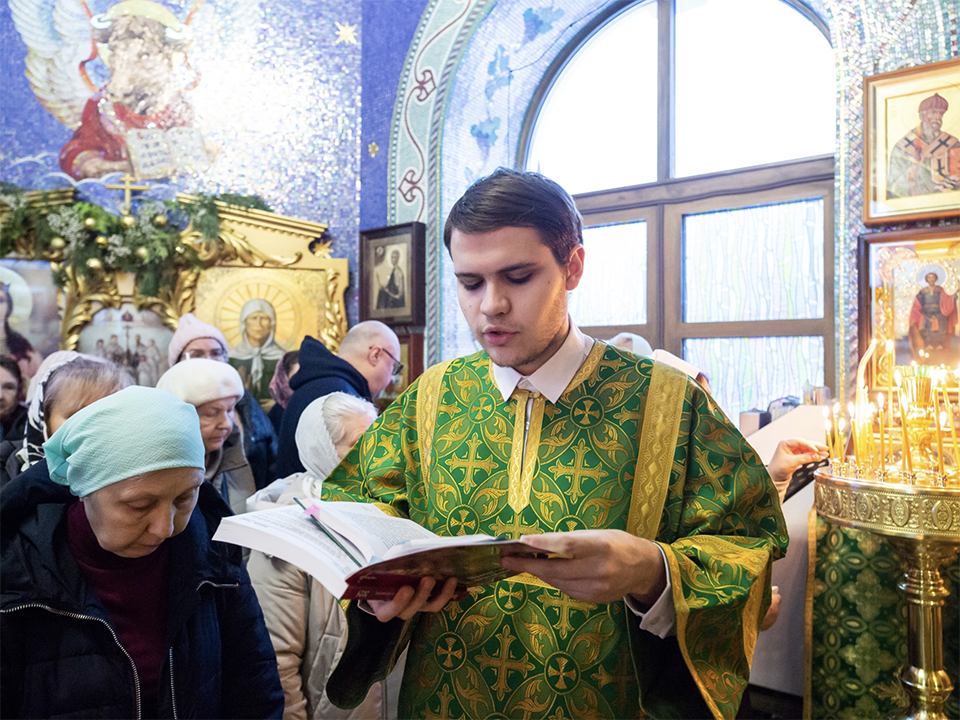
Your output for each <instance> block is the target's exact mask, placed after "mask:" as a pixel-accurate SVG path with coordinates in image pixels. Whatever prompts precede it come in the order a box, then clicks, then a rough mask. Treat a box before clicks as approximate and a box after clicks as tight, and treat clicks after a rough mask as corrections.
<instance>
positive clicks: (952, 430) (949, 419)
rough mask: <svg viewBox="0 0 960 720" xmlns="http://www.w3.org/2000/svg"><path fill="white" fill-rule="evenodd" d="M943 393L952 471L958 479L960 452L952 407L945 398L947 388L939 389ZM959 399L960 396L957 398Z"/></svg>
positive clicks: (959, 473)
mask: <svg viewBox="0 0 960 720" xmlns="http://www.w3.org/2000/svg"><path fill="white" fill-rule="evenodd" d="M940 389H941V390H942V391H943V406H944V407H945V408H946V410H947V422H948V423H949V425H950V440H951V441H952V442H953V469H954V473H955V474H956V475H957V476H958V477H960V450H958V448H957V424H956V423H955V422H954V421H953V406H952V405H951V404H950V398H949V397H948V396H947V388H945V387H943V388H940ZM958 398H960V396H958Z"/></svg>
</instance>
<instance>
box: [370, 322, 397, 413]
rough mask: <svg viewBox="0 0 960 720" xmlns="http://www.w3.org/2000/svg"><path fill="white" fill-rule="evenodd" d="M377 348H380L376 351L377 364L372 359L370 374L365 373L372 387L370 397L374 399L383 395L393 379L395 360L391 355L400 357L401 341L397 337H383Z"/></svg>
mask: <svg viewBox="0 0 960 720" xmlns="http://www.w3.org/2000/svg"><path fill="white" fill-rule="evenodd" d="M375 348H379V349H380V351H379V353H376V365H373V361H372V360H371V365H372V367H371V368H370V375H369V376H366V375H365V377H366V378H367V385H368V386H369V387H370V397H372V398H373V399H377V398H378V397H380V396H381V395H383V391H384V390H386V389H387V387H388V386H389V385H390V383H391V382H392V381H393V377H394V374H393V365H394V360H393V358H392V357H390V355H393V357H394V358H399V357H400V342H399V341H398V340H397V338H396V337H391V338H381V340H380V342H379V343H378V344H377V345H376V346H375ZM384 350H387V351H388V352H389V353H390V355H387V353H385V352H384Z"/></svg>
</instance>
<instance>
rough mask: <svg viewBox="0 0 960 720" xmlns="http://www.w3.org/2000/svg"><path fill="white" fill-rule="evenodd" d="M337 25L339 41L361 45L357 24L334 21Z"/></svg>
mask: <svg viewBox="0 0 960 720" xmlns="http://www.w3.org/2000/svg"><path fill="white" fill-rule="evenodd" d="M334 24H335V25H336V26H337V43H349V44H351V45H359V44H360V43H359V42H357V26H356V25H349V24H347V23H334Z"/></svg>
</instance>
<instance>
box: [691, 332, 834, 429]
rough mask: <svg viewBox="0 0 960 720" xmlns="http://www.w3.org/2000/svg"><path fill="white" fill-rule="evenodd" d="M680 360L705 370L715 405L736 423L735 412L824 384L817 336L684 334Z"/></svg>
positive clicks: (820, 338)
mask: <svg viewBox="0 0 960 720" xmlns="http://www.w3.org/2000/svg"><path fill="white" fill-rule="evenodd" d="M683 359H684V360H686V361H687V362H689V363H691V364H692V365H693V366H694V367H696V368H697V369H699V370H700V372H702V373H704V374H706V376H707V378H708V379H709V381H710V387H711V389H712V390H713V397H714V398H715V399H716V401H717V404H718V405H720V408H721V409H722V410H723V412H724V413H726V415H727V417H729V418H730V419H731V420H733V422H734V424H735V425H737V426H738V427H739V424H740V413H741V412H743V411H745V410H752V409H753V408H757V409H759V410H766V409H767V405H769V404H770V403H771V402H772V401H773V400H777V399H779V398H782V397H786V396H788V395H792V396H794V397H798V398H802V397H803V394H802V392H803V387H804V385H806V384H810V385H823V384H824V382H823V378H824V369H823V338H822V337H753V338H687V339H686V340H684V341H683Z"/></svg>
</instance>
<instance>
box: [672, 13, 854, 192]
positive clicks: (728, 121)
mask: <svg viewBox="0 0 960 720" xmlns="http://www.w3.org/2000/svg"><path fill="white" fill-rule="evenodd" d="M676 8H677V15H676V61H675V62H676V86H675V102H676V104H675V108H676V122H675V126H674V127H675V160H674V162H675V165H674V167H675V176H676V177H685V176H689V175H700V174H704V173H711V172H718V171H720V170H730V169H733V168H743V167H749V166H752V165H762V164H766V163H773V162H781V161H784V160H793V159H796V158H803V157H810V156H813V155H823V154H827V153H832V152H834V148H835V145H836V141H835V135H836V132H835V125H836V99H835V97H834V95H835V80H834V62H833V50H832V49H831V47H830V43H829V42H828V41H827V39H826V37H824V35H823V33H821V32H820V30H819V29H817V27H816V26H815V25H814V24H813V23H812V22H810V21H809V20H808V19H807V18H805V17H804V16H803V15H801V14H800V13H799V12H798V11H797V10H795V9H794V8H792V7H790V6H788V5H787V4H786V3H783V2H781V1H780V0H737V2H730V1H729V0H676Z"/></svg>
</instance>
